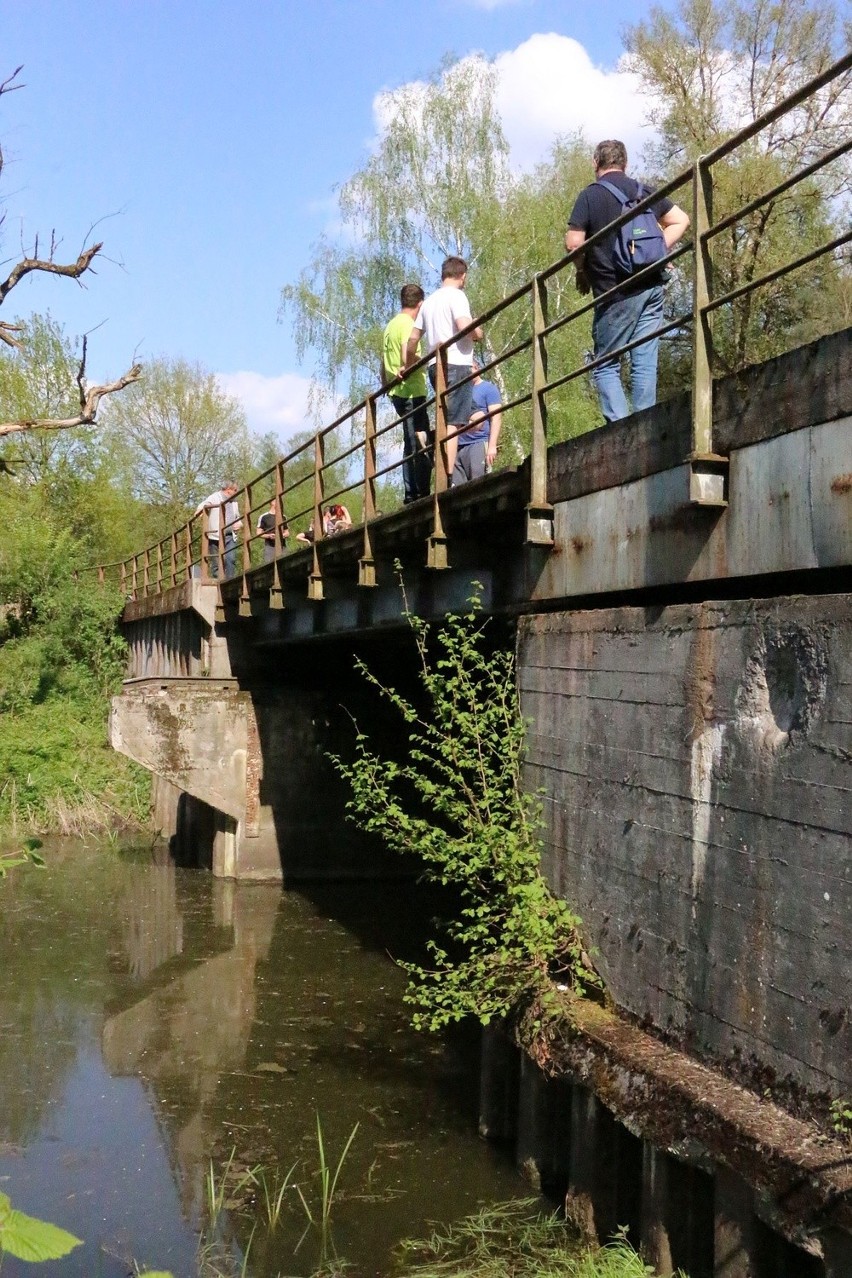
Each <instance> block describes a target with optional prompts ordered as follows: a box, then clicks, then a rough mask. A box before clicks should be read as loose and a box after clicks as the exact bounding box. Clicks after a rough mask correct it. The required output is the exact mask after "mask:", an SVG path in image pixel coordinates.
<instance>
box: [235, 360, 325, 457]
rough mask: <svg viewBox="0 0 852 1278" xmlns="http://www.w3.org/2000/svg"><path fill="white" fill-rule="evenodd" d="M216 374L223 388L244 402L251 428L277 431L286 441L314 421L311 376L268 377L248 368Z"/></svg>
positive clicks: (286, 375)
mask: <svg viewBox="0 0 852 1278" xmlns="http://www.w3.org/2000/svg"><path fill="white" fill-rule="evenodd" d="M216 377H217V380H218V382H219V385H220V386H221V387H222V390H223V391H225V392H226V394H228V395H233V396H234V397H235V398H236V399H238V400H239V401H240V403H241V404H242V405H243V407H244V409H245V411H246V417H247V418H248V424H249V427H250V428H251V430H253V431H256V432H257V433H259V434H265V433H266V432H267V431H274V432H275V433H276V434H277V435H279V436H280V437H281V440H282V442H284V441H286V440H287V439H288V437H289V436H290V435H292V434H293V432H294V431H297V430H303V429H305V428H307V427H309V426H310V425H311V417H310V412H309V409H308V396H309V393H310V387H311V383H310V379H309V378H307V377H300V376H299V374H298V373H281V374H280V376H278V377H265V376H264V375H263V374H262V373H251V372H247V371H243V372H237V373H217V375H216Z"/></svg>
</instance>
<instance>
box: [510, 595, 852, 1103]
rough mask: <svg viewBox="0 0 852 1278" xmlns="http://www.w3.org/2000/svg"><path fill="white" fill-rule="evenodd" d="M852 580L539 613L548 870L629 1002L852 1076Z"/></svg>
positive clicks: (675, 1033)
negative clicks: (760, 594) (842, 584)
mask: <svg viewBox="0 0 852 1278" xmlns="http://www.w3.org/2000/svg"><path fill="white" fill-rule="evenodd" d="M850 670H852V626H850V597H849V596H848V595H837V596H825V597H816V598H787V599H778V600H773V601H758V600H748V601H742V602H734V603H705V604H701V605H694V606H686V605H684V606H678V607H670V608H661V609H653V610H647V611H646V610H641V609H629V608H619V609H608V610H601V611H597V612H580V613H573V614H572V613H558V614H552V615H547V616H536V617H530V618H526V619H524V620H523V621H522V623H521V628H520V634H519V680H520V687H521V695H522V703H523V711H524V714H525V716H526V717H528V718H529V720H530V721H531V728H530V735H529V764H528V773H527V779H528V782H529V785H530V786H531V787H533V788H539V787H543V788H544V791H545V794H546V798H545V817H546V822H547V840H546V869H547V873H548V875H549V877H550V879H551V881H552V883H553V884H554V886H555V887H556V888H557V889H558V890H559V891H560V892H562V893H563V894H564V895H565V896H566V897H567V898H568V899H569V900H570V901H571V902H572V903H573V904H574V905H575V906H576V908H577V909H578V911H579V913H580V914H581V916H582V917H583V919H584V921H585V924H586V927H587V929H588V933H589V938H590V941H591V943H592V944H593V945H594V946H596V947H597V949H598V951H599V962H600V965H601V969H602V972H603V975H604V977H605V979H606V981H607V983H608V985H609V987H610V989H611V990H612V992H613V995H614V997H615V999H616V1001H617V1003H618V1004H619V1005H620V1006H621V1007H623V1008H624V1009H626V1010H627V1011H628V1012H630V1013H631V1014H632V1015H634V1016H636V1017H637V1018H640V1019H641V1020H643V1021H645V1022H647V1023H649V1024H650V1025H652V1026H655V1027H656V1028H658V1029H659V1030H661V1031H663V1032H664V1033H666V1034H667V1035H669V1036H670V1037H671V1038H672V1040H673V1041H675V1042H676V1043H678V1044H680V1045H683V1046H685V1047H687V1048H689V1049H691V1050H694V1051H697V1052H698V1053H699V1054H701V1055H703V1056H705V1057H712V1058H715V1059H716V1060H725V1061H727V1062H729V1063H733V1065H734V1067H735V1069H736V1070H737V1071H739V1072H740V1073H741V1075H743V1076H747V1077H749V1078H750V1079H751V1080H752V1081H758V1082H761V1081H765V1082H770V1081H772V1080H773V1078H777V1079H778V1080H785V1081H788V1082H790V1083H791V1084H794V1085H798V1086H804V1087H806V1088H807V1089H809V1090H810V1091H817V1092H819V1091H827V1092H830V1093H831V1094H832V1095H835V1096H836V1095H839V1094H847V1095H848V1092H849V1088H850V1086H852V1015H850V1010H849V973H850V970H852V925H851V924H850V920H852V908H850V907H852V838H850V835H852V681H850V680H852V676H850Z"/></svg>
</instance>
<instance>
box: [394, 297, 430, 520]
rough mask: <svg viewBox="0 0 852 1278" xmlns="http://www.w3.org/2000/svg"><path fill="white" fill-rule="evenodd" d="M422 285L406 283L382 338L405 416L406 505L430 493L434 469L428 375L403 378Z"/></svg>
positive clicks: (419, 371)
mask: <svg viewBox="0 0 852 1278" xmlns="http://www.w3.org/2000/svg"><path fill="white" fill-rule="evenodd" d="M423 296H424V294H423V289H422V288H421V287H420V285H419V284H404V285H403V287H402V288H401V289H400V293H399V300H400V304H401V306H402V310H401V311H400V312H399V314H398V315H394V317H393V319H392V320H391V322H390V323H389V324H388V325H387V327H386V328H385V331H384V336H383V338H382V381H383V384H384V385H385V386H387V388H388V391H389V393H390V399H391V403H392V404H393V406H394V411H395V412H396V414H397V416H398V417H401V418H403V423H402V430H403V438H404V441H405V444H404V452H403V461H402V482H403V487H404V490H405V504H406V506H407V505H408V503H409V502H412V501H417V499H418V497H428V496H429V485H430V474H431V470H432V456H431V443H432V440H431V434H430V430H429V414H428V413H427V412H426V374H425V372H424V370H423V369H422V368H418V369H417V371H416V372H414V373H410V374H409V376H408V377H406V378H405V379H404V380H402V381H400V380H399V378H400V377H401V375H402V373H403V370H404V368H405V351H406V347H407V345H408V339H409V337H410V335H411V330H412V328H413V327H414V321H415V319H416V318H417V315H418V312H419V311H420V303H421V302H422V301H423Z"/></svg>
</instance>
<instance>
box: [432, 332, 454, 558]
mask: <svg viewBox="0 0 852 1278" xmlns="http://www.w3.org/2000/svg"><path fill="white" fill-rule="evenodd" d="M446 391H447V352H446V351H445V350H443V349H442V348H441V347H439V348H438V350H437V351H436V352H435V491H434V493H433V494H432V532H431V533H430V535H429V541H428V543H427V548H426V567H427V568H447V567H448V566H449V565H448V563H447V538H446V536H445V534H444V525H443V521H442V519H441V497H442V496H443V494H444V493H445V492H446V491H447V489H448V488H449V486H450V476H449V474H448V471H447V408H446V404H445V401H444V396H445V395H446Z"/></svg>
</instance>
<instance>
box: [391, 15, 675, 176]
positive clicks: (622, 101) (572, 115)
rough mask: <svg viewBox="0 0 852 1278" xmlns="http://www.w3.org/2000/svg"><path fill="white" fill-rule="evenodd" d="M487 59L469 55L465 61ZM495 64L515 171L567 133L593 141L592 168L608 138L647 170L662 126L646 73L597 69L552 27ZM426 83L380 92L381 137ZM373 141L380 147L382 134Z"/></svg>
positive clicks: (500, 106) (578, 47) (577, 45)
mask: <svg viewBox="0 0 852 1278" xmlns="http://www.w3.org/2000/svg"><path fill="white" fill-rule="evenodd" d="M469 2H471V3H473V2H474V0H469ZM479 2H482V0H479ZM481 57H482V55H481V54H468V55H467V58H465V59H463V62H467V60H468V59H478V58H481ZM494 65H495V67H496V69H497V77H498V79H497V107H498V110H499V112H500V116H501V119H502V121H503V128H504V131H505V133H506V138H507V140H508V142H509V147H510V151H511V165H512V168H513V170H514V171H515V172H519V171H523V170H527V169H530V168H532V167H533V165H535V164H536V163H538V162H539V161H540V160H543V159H544V158H545V157H546V155H547V153H548V151H549V150H550V147H551V146H552V145H553V141H554V139H555V138H556V137H557V136H559V135H560V134H569V135H570V134H576V133H578V132H582V133H583V134H584V135H585V137H586V138H587V140H588V142H589V152H590V168H591V151H592V148H593V147H594V144H595V143H596V142H599V141H600V140H601V138H620V139H621V140H622V141H623V142H624V143H625V145H626V147H627V151H628V154H629V156H630V158H631V162H632V165H633V167H636V168H638V167H640V160H641V153H642V151H643V149H644V147H645V145H646V143H647V142H649V141H651V140H652V139H653V137H654V130H653V129H652V128H651V126H650V125H646V124H644V123H643V121H645V120H646V119H647V116H648V110H649V103H648V101H647V100H646V99H645V98H644V97H643V96H642V95H641V94H640V92H639V81H638V77H637V76H635V75H633V74H632V73H631V72H629V71H627V70H626V69H625V67H624V66H623V64H622V65H616V66H614V67H611V68H605V67H599V66H595V64H594V63H593V62H592V60H591V58H590V57H589V55H588V53H587V52H586V50H585V48H584V47H583V45H582V44H580V42H579V41H578V40H574V39H572V38H571V37H570V36H564V35H557V34H556V33H555V32H550V33H540V34H537V35H533V36H530V38H529V39H528V40H525V41H524V42H523V44H520V45H518V47H517V48H516V49H510V50H507V51H506V52H505V53H501V54H498V56H497V57H496V58H495V59H494ZM449 74H450V75H452V71H450V73H449ZM422 88H425V86H422V83H421V82H420V81H417V80H412V81H409V82H408V83H407V84H403V85H400V86H399V87H398V88H396V89H382V90H381V91H380V92H379V93H377V94H376V96H375V97H374V99H373V119H374V121H375V125H376V133H377V134H378V135H379V136H381V134H383V133H384V132H385V131H386V130H387V128H388V126H389V124H390V122H391V120H392V119H393V118H394V115H395V113H396V111H397V110H398V109H399V101H400V99H401V98H402V97H404V98H405V100H406V110H407V111H408V112H409V114H410V113H411V112H412V111H413V110H416V107H417V102H418V91H419V90H421V89H422ZM370 145H371V146H372V147H375V146H376V138H375V137H374V138H373V139H372V142H371V144H370ZM589 177H590V180H591V172H590V175H589Z"/></svg>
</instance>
